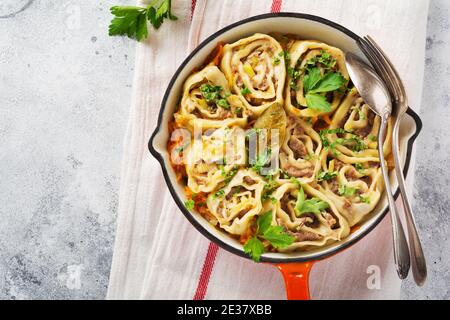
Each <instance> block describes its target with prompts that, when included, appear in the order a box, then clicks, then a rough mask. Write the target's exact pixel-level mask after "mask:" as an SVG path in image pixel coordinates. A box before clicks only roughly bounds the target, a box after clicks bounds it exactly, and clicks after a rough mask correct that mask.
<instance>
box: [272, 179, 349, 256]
mask: <svg viewBox="0 0 450 320" xmlns="http://www.w3.org/2000/svg"><path fill="white" fill-rule="evenodd" d="M273 198H274V199H275V200H274V201H271V202H267V203H266V205H265V208H264V212H266V211H268V210H272V212H274V213H275V214H274V215H273V220H272V225H280V226H283V227H284V228H285V229H286V230H287V232H288V233H289V234H291V235H293V236H294V237H295V241H294V243H293V244H292V245H290V246H289V247H287V248H284V249H279V251H281V252H289V251H294V250H298V249H299V250H302V249H308V248H311V247H319V246H324V245H327V244H330V243H333V242H335V241H339V240H340V239H342V238H344V237H346V236H347V235H348V234H349V232H350V228H349V225H348V223H347V221H346V220H345V218H344V217H343V216H342V215H341V214H340V213H339V211H338V210H337V208H336V207H335V205H334V204H333V203H332V202H331V201H330V200H329V199H328V198H327V197H326V196H325V195H324V194H323V193H321V192H320V191H318V190H315V189H314V188H312V187H311V186H309V185H308V184H301V186H299V184H298V183H294V182H287V183H283V184H281V186H280V187H279V188H278V189H277V190H276V191H275V192H274V193H273Z"/></svg>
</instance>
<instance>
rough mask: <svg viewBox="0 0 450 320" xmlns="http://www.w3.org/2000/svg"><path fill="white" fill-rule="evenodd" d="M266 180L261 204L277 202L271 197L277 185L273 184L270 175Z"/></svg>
mask: <svg viewBox="0 0 450 320" xmlns="http://www.w3.org/2000/svg"><path fill="white" fill-rule="evenodd" d="M266 179H267V180H268V182H267V184H265V185H264V188H263V192H262V196H261V200H262V202H265V201H267V200H271V201H272V202H276V201H277V200H276V199H275V198H274V197H272V194H273V193H274V191H275V190H276V188H277V184H276V183H275V181H274V180H273V176H271V175H268V176H267V178H266Z"/></svg>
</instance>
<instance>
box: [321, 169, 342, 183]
mask: <svg viewBox="0 0 450 320" xmlns="http://www.w3.org/2000/svg"><path fill="white" fill-rule="evenodd" d="M337 175H338V173H337V172H336V171H334V172H329V171H320V172H319V174H318V175H317V181H329V180H332V179H334V178H336V177H337Z"/></svg>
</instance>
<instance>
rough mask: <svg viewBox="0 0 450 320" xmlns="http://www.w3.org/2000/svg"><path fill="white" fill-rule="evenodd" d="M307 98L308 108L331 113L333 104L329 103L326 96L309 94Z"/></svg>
mask: <svg viewBox="0 0 450 320" xmlns="http://www.w3.org/2000/svg"><path fill="white" fill-rule="evenodd" d="M305 98H306V104H307V105H308V108H310V109H313V110H317V111H321V112H330V111H331V104H330V103H329V102H328V101H327V98H325V97H324V96H321V95H319V94H314V93H307V94H306V96H305Z"/></svg>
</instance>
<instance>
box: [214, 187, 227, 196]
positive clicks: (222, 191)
mask: <svg viewBox="0 0 450 320" xmlns="http://www.w3.org/2000/svg"><path fill="white" fill-rule="evenodd" d="M224 196H225V190H223V189H220V190H219V191H217V192H216V193H214V198H223V197H224Z"/></svg>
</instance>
